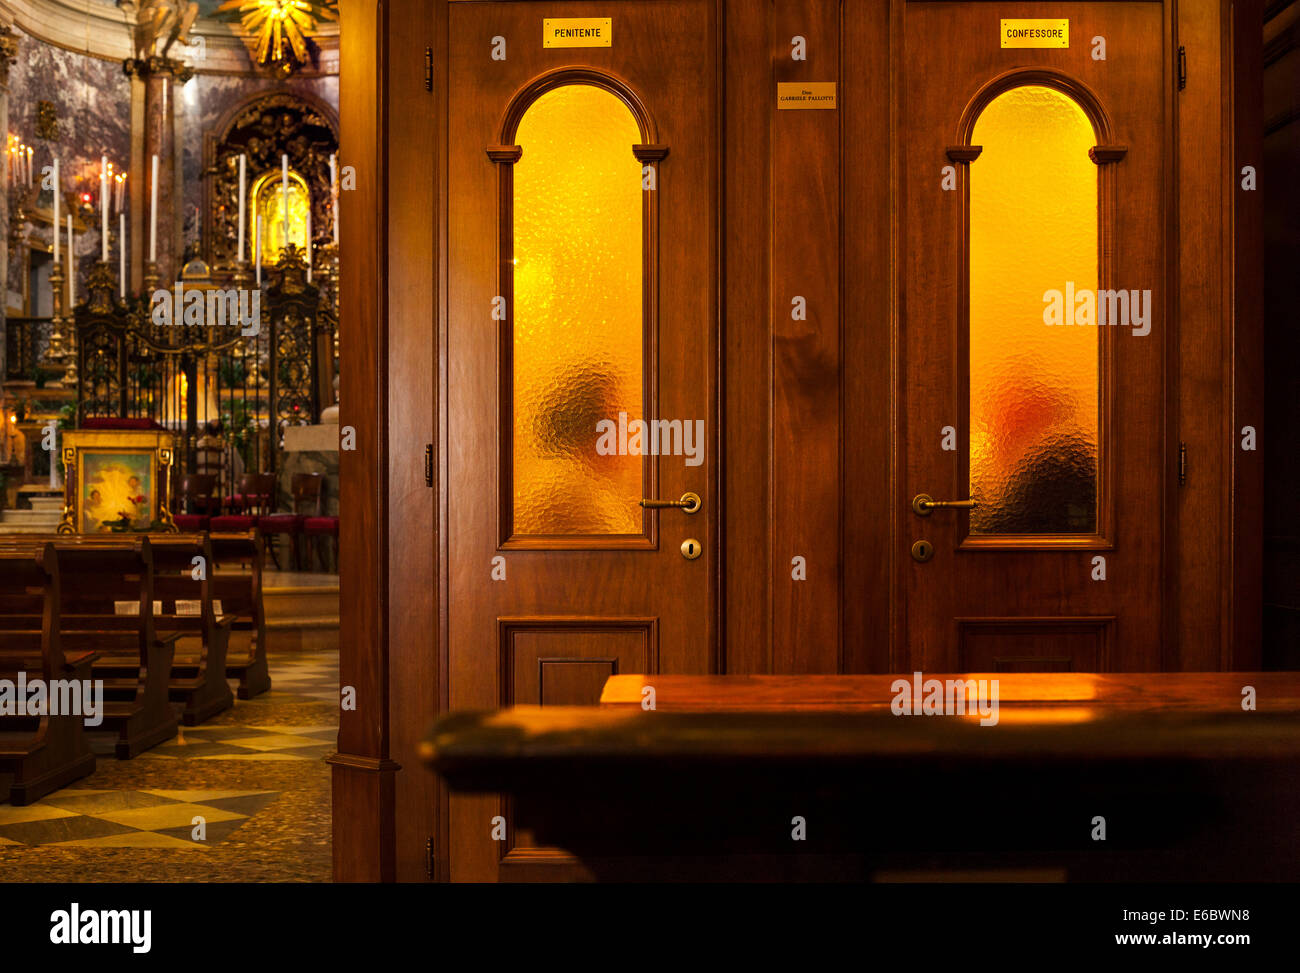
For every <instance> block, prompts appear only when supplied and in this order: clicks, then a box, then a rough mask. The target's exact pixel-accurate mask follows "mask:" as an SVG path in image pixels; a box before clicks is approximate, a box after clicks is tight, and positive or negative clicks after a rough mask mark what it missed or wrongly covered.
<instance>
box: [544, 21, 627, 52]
mask: <svg viewBox="0 0 1300 973" xmlns="http://www.w3.org/2000/svg"><path fill="white" fill-rule="evenodd" d="M613 44H614V18H613V17H545V18H543V19H542V47H612V46H613Z"/></svg>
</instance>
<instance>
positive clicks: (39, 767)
mask: <svg viewBox="0 0 1300 973" xmlns="http://www.w3.org/2000/svg"><path fill="white" fill-rule="evenodd" d="M23 589H37V590H39V592H40V594H39V597H40V599H41V626H40V631H39V633H38V641H37V647H38V652H37V653H36V654H33V652H32V651H31V649H32V645H31V641H30V640H28V639H24V638H22V637H18V638H7V637H6V636H5V635H4V633H0V679H10V680H15V681H16V680H17V678H18V674H19V673H20V672H22V673H25V674H26V676H27V678H28V679H34V678H40V679H42V680H44V681H45V684H46V688H47V691H48V689H49V688H50V686H51V685H52V684H53V683H54V682H55V681H56V680H73V681H75V682H76V683H78V684H84V682H83V681H84V680H88V679H90V678H91V662H92V661H93V659H94V655H95V654H94V653H93V652H91V651H89V650H84V649H83V650H79V651H72V652H68V653H66V654H65V653H64V651H63V647H62V643H61V641H60V638H59V627H60V626H59V566H58V560H57V555H56V554H55V551H54V549H53V547H52V546H51V545H49V544H46V545H44V546H43V547H41V548H40V550H39V551H37V552H35V553H25V552H20V551H13V552H0V592H18V591H22V590H23ZM94 769H95V755H94V753H93V752H92V751H91V749H90V742H89V740H88V739H87V737H86V734H85V726H84V716H83V715H77V714H75V713H67V712H60V713H58V714H55V715H48V713H47V715H45V716H39V717H19V716H16V715H15V716H9V717H5V716H0V780H4V781H7V782H8V794H9V802H10V803H11V804H15V805H19V806H21V805H25V804H31V803H32V802H34V801H37V800H40V798H42V797H44V796H45V795H46V794H49V793H50V792H51V791H55V790H58V789H59V788H60V787H64V786H66V785H68V784H70V783H72V782H73V781H74V780H78V779H80V778H82V777H85V776H86V775H87V774H89V773H91V772H92V771H93V770H94ZM0 793H3V789H2V788H0Z"/></svg>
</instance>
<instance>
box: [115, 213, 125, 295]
mask: <svg viewBox="0 0 1300 973" xmlns="http://www.w3.org/2000/svg"><path fill="white" fill-rule="evenodd" d="M117 220H118V230H117V286H118V290H119V291H120V292H121V294H122V300H126V214H125V213H118V214H117Z"/></svg>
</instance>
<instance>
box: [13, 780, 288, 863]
mask: <svg viewBox="0 0 1300 973" xmlns="http://www.w3.org/2000/svg"><path fill="white" fill-rule="evenodd" d="M279 796H280V795H279V792H278V791H215V790H195V791H187V790H180V791H177V790H142V791H126V790H116V791H105V790H87V789H83V788H75V787H65V788H64V789H63V790H61V791H58V792H57V793H55V794H51V795H49V796H48V797H46V798H45V799H44V800H43V801H40V802H39V803H37V804H33V805H31V806H29V807H10V806H9V805H7V804H4V805H0V845H28V846H31V845H61V846H65V847H78V848H173V849H180V848H184V849H194V850H202V849H204V848H209V847H211V846H213V845H215V844H219V843H220V842H221V841H222V840H223V839H225V838H227V837H228V836H229V835H231V834H232V833H233V832H234V831H236V830H237V829H238V828H239V827H240V826H241V825H242V824H243V823H244V822H245V821H247V820H248V819H249V818H251V817H252V816H253V815H254V814H256V813H257V812H258V811H260V810H261V809H262V808H264V807H266V806H267V805H268V804H270V803H271V802H272V801H274V800H275V799H276V798H277V797H279ZM200 819H201V822H200ZM200 823H201V824H202V831H198V827H199V825H200ZM200 834H201V835H202V838H201V839H200V838H198V835H200Z"/></svg>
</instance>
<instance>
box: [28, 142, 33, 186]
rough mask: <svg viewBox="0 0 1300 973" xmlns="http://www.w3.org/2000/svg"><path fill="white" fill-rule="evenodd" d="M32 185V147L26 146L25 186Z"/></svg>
mask: <svg viewBox="0 0 1300 973" xmlns="http://www.w3.org/2000/svg"><path fill="white" fill-rule="evenodd" d="M31 184H32V147H31V146H30V145H29V146H27V185H29V186H30V185H31Z"/></svg>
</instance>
